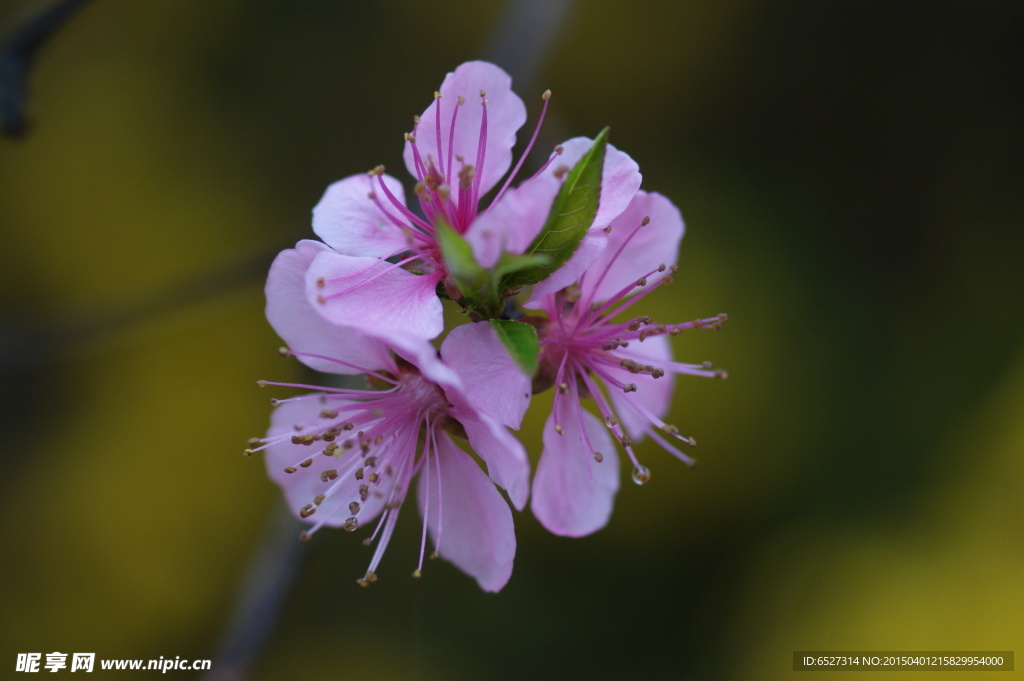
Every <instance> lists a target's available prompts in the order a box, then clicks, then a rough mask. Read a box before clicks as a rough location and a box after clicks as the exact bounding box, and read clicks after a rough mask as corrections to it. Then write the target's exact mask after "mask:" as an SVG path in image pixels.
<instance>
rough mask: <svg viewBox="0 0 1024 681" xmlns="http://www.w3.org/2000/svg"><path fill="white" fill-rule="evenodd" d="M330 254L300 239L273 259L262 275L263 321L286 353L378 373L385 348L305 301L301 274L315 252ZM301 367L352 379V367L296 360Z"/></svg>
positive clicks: (315, 243)
mask: <svg viewBox="0 0 1024 681" xmlns="http://www.w3.org/2000/svg"><path fill="white" fill-rule="evenodd" d="M330 252H331V250H330V248H328V247H327V246H325V245H324V244H322V243H320V242H319V241H311V240H303V241H300V242H299V243H298V244H296V246H295V248H293V249H292V248H290V249H286V250H284V251H281V253H279V254H278V256H277V258H275V259H274V263H273V264H272V265H271V266H270V274H269V275H268V276H267V285H266V296H267V310H266V312H267V320H268V321H269V322H270V325H271V326H272V327H274V330H275V331H277V334H278V335H279V336H280V337H281V338H282V340H284V342H285V344H286V345H287V346H288V347H289V348H290V349H292V350H294V351H296V352H301V353H311V354H314V355H323V356H326V357H332V358H335V359H339V360H342V361H345V362H348V363H350V364H353V365H356V366H360V367H373V368H380V367H382V366H384V364H383V363H384V362H387V361H388V357H389V353H388V349H387V347H385V346H384V344H383V343H381V342H380V341H378V340H374V339H372V338H369V337H366V336H364V335H362V334H360V333H359V332H357V331H355V330H354V329H351V328H342V327H339V326H338V325H336V324H332V323H331V322H329V321H327V320H326V319H324V317H323V316H322V315H320V314H319V313H318V312H317V310H315V309H314V308H313V306H312V305H310V304H309V302H308V300H307V298H306V273H307V271H308V270H309V266H310V264H311V263H312V262H313V260H314V259H315V258H316V257H317V255H319V254H321V253H330ZM298 359H299V360H300V361H301V362H303V363H304V364H305V365H306V366H308V367H310V368H312V369H316V370H317V371H324V372H328V373H334V374H358V373H361V370H360V369H358V368H355V366H351V367H350V366H345V365H343V364H339V363H337V362H330V361H327V360H325V359H319V358H316V357H309V356H305V355H299V356H298Z"/></svg>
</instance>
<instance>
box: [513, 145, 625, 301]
mask: <svg viewBox="0 0 1024 681" xmlns="http://www.w3.org/2000/svg"><path fill="white" fill-rule="evenodd" d="M607 146H608V128H605V129H604V130H602V131H601V133H600V134H599V135H598V136H597V139H595V140H594V144H593V145H591V147H590V150H589V151H587V153H586V154H584V155H583V158H581V159H580V160H579V162H577V163H576V165H575V166H574V167H573V169H572V170H570V171H569V174H568V175H567V176H566V178H565V182H563V183H562V188H561V189H560V190H559V191H558V195H557V196H556V197H555V202H554V203H553V204H552V205H551V212H550V213H549V214H548V219H547V221H546V222H545V223H544V227H543V228H541V230H540V233H539V234H538V235H537V237H536V238H535V239H534V240H533V243H531V244H530V246H529V248H527V249H526V253H524V255H527V256H531V255H539V256H546V257H547V258H548V262H547V263H544V264H540V265H534V266H532V267H524V268H521V269H519V270H518V271H515V272H512V273H510V274H508V275H507V276H506V277H505V278H504V279H503V280H502V282H501V284H502V286H501V288H503V289H505V288H511V287H516V286H527V285H529V284H536V283H537V282H540V281H543V280H544V279H547V278H548V277H549V276H551V274H552V273H553V272H554V271H555V270H557V269H558V268H559V267H561V266H562V265H563V264H565V261H566V260H568V259H569V258H571V257H572V254H573V253H575V252H576V249H577V248H579V245H580V243H581V242H582V241H583V237H585V236H586V235H587V230H589V229H590V227H591V225H593V224H594V218H595V217H597V207H598V203H599V202H600V199H601V171H602V170H603V168H604V155H605V148H606V147H607Z"/></svg>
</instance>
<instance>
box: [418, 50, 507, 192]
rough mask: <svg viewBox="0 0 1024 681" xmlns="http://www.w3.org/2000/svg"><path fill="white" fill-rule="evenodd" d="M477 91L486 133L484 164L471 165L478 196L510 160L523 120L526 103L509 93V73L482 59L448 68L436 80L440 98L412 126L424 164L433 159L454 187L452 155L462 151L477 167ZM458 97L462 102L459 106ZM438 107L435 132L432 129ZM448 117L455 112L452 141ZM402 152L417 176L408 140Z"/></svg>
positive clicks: (457, 166)
mask: <svg viewBox="0 0 1024 681" xmlns="http://www.w3.org/2000/svg"><path fill="white" fill-rule="evenodd" d="M481 92H485V93H486V100H487V136H486V143H485V146H484V163H483V167H482V168H476V175H477V177H479V178H480V195H483V194H486V193H487V191H488V190H490V189H491V188H492V187H494V185H496V184H497V183H498V180H500V179H501V178H502V176H503V175H504V174H505V173H506V172H507V171H508V169H509V166H510V165H511V164H512V147H513V146H515V143H516V131H518V130H519V128H521V127H522V125H523V123H525V122H526V106H525V105H524V104H523V101H522V100H521V99H520V98H519V96H518V95H516V94H515V93H514V92H512V78H511V77H510V76H509V75H508V74H507V73H505V72H504V71H503V70H501V69H500V68H498V67H497V66H495V65H494V64H489V63H487V62H482V61H471V62H466V63H464V64H462V65H460V66H459V67H458V68H456V69H455V71H454V72H452V73H449V74H448V75H447V76H446V77H445V79H444V82H443V83H442V84H441V89H440V93H441V95H442V96H441V98H440V99H435V100H434V101H433V102H432V103H431V104H430V106H428V107H427V109H426V111H424V112H423V115H422V116H420V124H419V126H417V128H416V146H417V148H418V149H419V153H420V157H421V158H422V159H423V161H424V163H426V162H427V159H428V157H429V158H432V159H433V160H434V162H435V164H436V165H438V167H440V168H441V169H442V172H443V174H444V175H445V177H446V181H447V182H448V184H450V185H451V186H452V187H453V188H457V187H458V178H457V175H458V172H459V169H460V167H461V164H460V163H459V161H457V160H456V157H457V156H462V157H463V160H464V162H465V163H466V164H467V165H472V166H476V163H477V148H478V146H479V142H480V139H481V134H480V133H481V127H480V126H481V123H482V121H483V106H482V104H481V101H482V99H484V98H482V97H481V96H480V93H481ZM460 97H461V98H462V101H463V103H462V104H461V105H460V104H459V98H460ZM439 107H440V111H441V113H440V135H438V132H437V121H438V108H439ZM456 109H458V113H457V114H456ZM453 116H455V117H456V118H455V130H454V136H453V139H452V142H451V143H449V138H450V136H451V134H452V117H453ZM404 156H405V165H406V168H408V169H409V172H410V173H411V174H412V175H413V176H414V177H418V176H419V173H417V169H416V164H415V160H414V156H413V150H412V143H411V142H406V145H405V154H404ZM449 158H450V159H451V172H450V173H449V172H448V163H449ZM457 193H458V192H456V191H452V199H453V200H454V201H457Z"/></svg>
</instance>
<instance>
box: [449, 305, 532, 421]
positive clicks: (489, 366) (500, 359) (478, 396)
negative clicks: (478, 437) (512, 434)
mask: <svg viewBox="0 0 1024 681" xmlns="http://www.w3.org/2000/svg"><path fill="white" fill-rule="evenodd" d="M441 357H442V358H443V359H444V363H445V364H446V365H447V366H449V367H451V368H452V369H453V370H454V371H455V373H457V374H458V375H459V377H460V378H461V382H462V395H463V396H464V398H465V399H466V400H467V403H468V405H469V406H471V407H473V408H474V409H476V410H477V411H480V412H483V413H484V414H487V415H488V416H490V417H492V418H494V419H495V420H497V421H498V423H501V424H503V425H506V426H508V427H509V428H515V429H518V428H519V425H520V424H521V423H522V421H523V415H524V414H525V413H526V408H527V407H529V406H530V395H531V388H530V377H529V376H527V375H526V374H525V373H523V371H522V370H521V369H520V368H519V367H518V365H516V363H515V362H514V361H513V360H512V358H511V357H510V356H509V354H508V350H506V349H505V346H504V345H503V344H502V342H501V340H500V339H499V338H498V334H497V333H495V331H494V328H493V327H492V326H491V325H490V323H488V322H475V323H472V324H463V325H462V326H458V327H456V328H454V329H452V330H451V331H450V332H449V334H448V337H447V338H445V340H444V343H443V344H442V345H441Z"/></svg>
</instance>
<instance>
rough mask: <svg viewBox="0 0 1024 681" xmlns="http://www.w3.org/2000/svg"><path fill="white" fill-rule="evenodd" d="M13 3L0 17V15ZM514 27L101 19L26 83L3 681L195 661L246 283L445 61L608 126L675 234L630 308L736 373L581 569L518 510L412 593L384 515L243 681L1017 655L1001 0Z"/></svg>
mask: <svg viewBox="0 0 1024 681" xmlns="http://www.w3.org/2000/svg"><path fill="white" fill-rule="evenodd" d="M512 4H513V5H515V4H516V3H512ZM38 6H39V5H38V3H31V2H23V1H21V0H3V2H2V4H0V22H2V23H3V25H7V26H12V25H13V24H14V22H16V20H17V19H18V18H19V16H21V14H22V13H23V12H24V11H26V10H27V9H31V8H33V7H38ZM512 11H513V10H512V9H510V7H508V6H506V4H505V3H501V2H479V3H468V2H464V3H450V4H439V3H419V2H405V1H400V0H386V1H382V2H375V3H354V2H353V3H349V2H326V1H321V2H304V3H283V2H270V1H269V0H247V1H244V2H243V1H242V0H219V1H218V2H170V1H168V0H163V1H156V2H145V3H140V2H132V1H130V0H95V1H94V2H92V3H91V4H89V5H87V6H86V7H85V8H84V9H83V10H82V11H81V12H80V13H79V14H78V15H77V16H75V17H74V18H73V19H72V20H71V21H70V22H69V23H68V24H67V25H66V26H64V27H63V28H62V29H61V30H60V32H59V33H57V34H56V35H55V36H54V38H53V40H52V42H51V43H50V44H48V45H47V46H46V49H44V50H43V51H42V52H41V53H40V54H39V57H38V60H37V62H36V65H35V70H34V72H33V73H32V78H31V82H30V85H31V89H32V99H31V100H30V103H29V109H30V114H31V116H32V120H33V127H32V128H31V130H30V131H29V133H28V135H27V136H26V137H25V138H24V139H22V140H20V141H11V140H2V141H0V226H2V228H0V333H2V335H0V340H2V343H3V345H2V348H3V350H2V353H0V354H2V357H0V359H2V368H3V377H2V390H0V394H2V403H0V404H2V407H3V416H2V423H3V432H4V438H3V440H4V445H3V447H2V452H3V455H4V461H5V464H6V465H5V467H4V474H3V476H2V478H0V492H2V494H0V509H2V513H3V522H2V527H3V530H2V533H3V534H2V536H0V545H2V547H3V549H2V551H0V555H2V557H0V571H2V572H0V574H2V577H3V579H2V586H0V588H2V595H0V603H2V606H0V626H2V631H3V632H4V636H3V644H2V649H3V650H2V655H0V664H2V665H4V666H6V667H7V669H8V671H9V672H10V670H11V668H12V667H11V666H8V665H13V664H14V660H15V657H16V653H18V652H30V651H36V652H43V653H47V652H52V651H55V650H57V651H64V652H96V653H97V655H98V656H99V657H104V658H119V657H124V658H135V657H138V658H156V657H159V656H164V657H170V658H173V657H174V656H176V655H180V656H181V657H186V658H208V657H213V656H215V654H216V653H215V649H216V646H217V641H218V640H219V639H220V637H221V636H222V631H223V630H224V627H225V626H226V625H227V623H228V621H229V618H230V613H231V609H232V607H233V603H234V601H235V598H236V593H237V592H238V590H239V588H240V585H241V584H242V583H243V581H244V579H245V575H246V574H247V573H248V570H249V565H250V563H251V561H252V558H253V555H254V553H255V552H256V551H257V547H258V546H259V545H260V542H261V541H263V539H262V538H263V537H264V536H265V532H266V529H265V528H266V527H267V526H268V525H272V519H273V518H274V517H275V516H276V515H277V514H278V513H280V509H281V507H282V506H283V504H282V501H281V498H280V494H279V492H278V490H277V489H276V488H275V487H274V486H273V485H272V484H271V483H270V482H269V481H268V480H267V478H266V476H265V473H264V468H263V462H262V461H261V460H259V458H258V457H254V458H253V459H245V458H243V457H242V456H241V451H242V448H243V447H244V446H245V441H246V439H247V438H249V437H251V436H253V435H258V434H261V433H262V431H263V430H264V429H265V428H266V425H267V422H268V418H269V413H270V408H269V406H268V404H267V398H268V397H269V396H270V395H269V394H268V393H267V392H265V391H259V390H257V388H256V387H255V383H254V382H255V380H257V379H277V380H290V379H294V378H296V377H299V376H301V370H300V368H299V367H298V365H297V364H296V363H294V362H290V361H285V360H281V359H280V358H279V357H278V356H277V355H276V352H275V350H276V348H277V346H278V345H279V341H278V339H277V338H276V336H275V334H274V333H273V331H272V330H271V329H270V328H269V326H268V325H267V323H266V321H265V319H264V317H263V293H262V278H263V277H264V276H265V272H266V268H267V266H268V265H269V261H270V259H271V258H272V256H273V253H274V252H275V250H276V249H279V248H283V247H287V246H288V245H290V244H292V243H294V241H296V240H297V239H300V238H305V237H310V236H311V235H312V233H311V231H310V229H309V216H310V210H311V208H312V206H313V205H314V204H315V203H316V201H317V200H318V199H319V197H320V195H321V193H322V192H323V190H324V188H325V187H326V186H327V185H328V184H329V183H330V182H332V181H334V180H337V179H340V178H342V177H345V176H347V175H350V174H353V173H356V172H360V171H364V170H366V169H369V168H371V167H372V166H374V165H376V164H378V163H384V164H386V165H388V166H390V167H391V168H392V169H394V170H395V171H396V175H397V174H400V173H399V172H397V171H398V170H399V169H400V168H401V167H402V164H401V150H402V137H401V135H402V133H403V132H404V131H406V130H407V129H408V128H409V127H410V124H411V116H412V115H413V114H416V113H419V112H421V111H422V110H423V109H424V108H425V107H426V105H427V104H428V103H429V101H430V96H431V93H432V92H433V91H434V89H435V88H436V87H437V86H438V85H439V84H440V82H441V80H442V78H443V77H444V74H445V73H446V72H447V71H449V70H451V69H453V68H454V67H455V66H456V65H458V64H459V63H460V62H462V61H464V60H467V59H473V58H479V57H494V58H497V57H505V58H506V59H508V60H509V61H512V62H517V60H518V62H517V63H513V64H503V65H505V66H506V67H507V68H510V69H512V70H516V69H519V73H520V74H521V75H522V76H523V77H522V78H520V79H519V80H517V81H516V89H517V91H518V92H519V94H520V95H521V96H523V98H524V99H525V100H526V101H527V104H528V108H529V110H530V114H531V121H530V123H528V124H527V126H528V128H529V127H530V126H532V123H533V121H535V119H536V114H537V113H538V110H539V106H538V104H539V103H540V93H541V92H542V91H543V90H544V89H545V88H551V89H552V90H553V92H554V97H553V99H552V104H551V106H552V108H551V117H550V118H549V121H548V123H547V124H546V125H545V128H544V131H543V133H542V138H541V143H540V144H541V148H542V149H549V148H550V147H551V146H553V145H554V144H556V143H557V142H559V141H561V139H563V138H565V137H569V136H575V135H594V134H596V133H597V132H598V131H599V130H600V129H601V128H602V127H604V126H605V125H609V126H611V129H612V132H611V135H612V142H613V144H615V145H616V146H618V147H619V148H621V149H623V150H625V151H627V152H628V153H629V154H631V155H632V156H633V158H634V159H636V160H637V162H638V163H639V164H640V168H641V171H642V172H643V173H644V188H645V189H648V190H652V191H659V192H661V193H664V194H666V195H667V196H669V197H670V198H671V199H672V200H673V201H674V202H675V203H676V204H677V205H678V206H679V207H680V208H681V210H682V212H683V215H684V216H685V218H686V220H687V236H686V238H685V239H684V241H683V251H682V256H681V261H680V264H681V270H680V273H679V275H678V277H677V279H676V282H675V283H674V284H673V286H671V287H668V288H664V289H661V290H660V291H659V294H658V295H659V297H658V298H657V299H655V300H653V301H652V302H651V304H650V306H649V309H650V311H651V313H652V314H653V315H654V316H655V318H656V319H659V320H661V321H682V320H684V319H691V318H694V317H697V316H705V315H711V314H715V313H719V312H727V313H729V315H730V322H729V324H728V325H727V327H726V329H725V330H724V331H723V332H721V333H717V334H713V333H699V334H691V335H689V336H687V335H685V334H684V335H683V336H682V337H681V338H679V339H677V342H676V345H675V348H676V354H677V356H678V357H679V358H680V359H682V360H684V361H703V360H713V361H714V362H715V364H716V365H719V366H722V367H724V368H726V369H728V370H729V372H730V375H731V378H730V380H728V381H724V382H723V381H709V380H701V379H690V380H681V381H679V383H678V389H677V397H676V401H675V404H674V408H673V414H672V418H671V419H670V420H671V421H673V422H675V423H676V424H678V425H679V426H680V428H681V429H682V430H683V431H684V433H685V434H688V435H692V436H694V437H695V438H696V439H697V441H698V442H699V443H700V446H699V447H698V449H697V450H696V454H697V456H698V458H699V460H700V466H699V467H698V468H697V469H696V470H693V471H690V470H687V469H686V468H685V467H684V466H682V465H681V464H679V463H678V462H676V461H675V460H673V459H672V458H671V457H670V456H668V455H667V454H665V453H664V452H662V451H660V450H659V449H657V448H656V447H650V446H646V445H645V446H642V447H641V448H640V454H641V457H642V459H643V461H644V462H645V463H646V464H647V465H648V466H649V467H650V468H651V470H652V472H653V479H652V481H651V483H650V484H648V485H647V486H646V487H644V488H639V487H635V486H633V485H624V487H623V488H622V490H621V492H620V493H619V497H618V500H617V504H616V511H615V513H614V515H613V518H612V521H611V524H610V525H609V526H608V528H607V529H605V530H603V531H601V532H599V533H597V534H595V535H593V536H590V537H588V538H585V539H578V540H570V539H563V538H557V537H552V536H549V535H547V534H546V533H545V532H544V531H543V530H542V529H541V528H540V526H539V525H538V523H537V522H536V521H535V520H533V518H532V517H531V516H530V515H529V513H524V514H519V515H517V517H516V523H517V533H518V539H519V546H518V553H517V559H516V568H515V572H514V574H513V577H512V580H511V582H510V583H509V584H508V586H507V587H506V588H505V589H504V590H503V591H502V592H501V593H500V594H498V595H489V594H483V593H481V592H480V590H479V589H478V588H477V586H476V585H475V584H474V583H473V582H472V580H470V579H468V578H467V577H465V576H464V575H463V574H461V573H460V572H458V571H457V570H456V569H455V568H453V567H452V566H450V565H448V564H446V563H443V562H439V563H432V564H430V565H429V566H428V569H427V570H426V573H425V575H424V578H423V579H422V580H419V581H415V580H413V579H410V578H409V577H408V574H409V573H410V572H411V570H412V569H413V567H414V566H415V559H416V554H417V549H418V536H419V535H418V533H419V523H418V522H417V519H416V518H415V514H413V513H410V514H407V515H408V517H406V518H405V520H404V521H403V522H402V523H400V525H399V531H398V533H397V536H396V538H395V539H394V540H393V542H392V544H391V547H390V548H389V550H388V554H387V556H386V558H385V560H384V563H383V565H382V568H381V569H380V571H379V573H380V576H381V579H380V582H379V583H378V584H376V585H374V587H373V588H371V589H366V590H363V589H360V588H358V587H357V586H356V584H355V579H356V577H358V576H360V575H362V573H363V571H364V570H365V566H366V563H367V562H368V560H369V552H368V551H367V550H366V549H364V548H363V547H361V546H360V545H359V541H358V538H354V537H352V536H351V535H348V534H347V533H343V532H330V531H324V532H322V533H320V534H318V535H317V537H316V538H315V540H314V541H313V542H311V543H309V544H305V545H302V546H301V550H300V551H299V552H298V554H299V556H300V557H299V558H298V563H297V572H296V575H295V579H294V582H293V584H292V585H291V587H290V588H289V589H288V591H287V593H286V594H285V598H284V602H283V606H282V609H281V612H280V617H279V618H277V619H275V620H273V621H270V620H267V622H266V624H267V626H269V627H270V633H269V637H268V639H267V642H266V644H265V645H263V646H262V650H261V655H260V656H259V657H258V658H257V660H256V663H255V666H254V667H253V669H252V676H251V678H253V679H283V678H372V679H377V680H380V681H384V680H387V679H438V680H440V679H444V680H445V681H458V680H476V679H496V680H501V681H504V680H509V681H511V680H519V679H524V678H559V679H574V678H579V679H625V678H642V679H650V680H661V679H664V680H669V679H673V680H674V679H683V678H693V679H786V678H790V677H791V676H793V675H794V672H792V671H791V662H792V652H793V651H794V650H837V649H845V650H972V649H976V650H1014V649H1015V650H1016V651H1017V654H1018V658H1019V657H1020V655H1021V654H1022V653H1024V646H1022V645H1021V642H1022V640H1024V638H1022V634H1024V580H1022V575H1024V513H1022V511H1024V494H1022V489H1024V456H1022V454H1024V418H1022V416H1024V342H1022V341H1024V314H1022V302H1024V230H1022V229H1021V227H1022V225H1024V125H1022V122H1024V4H1022V3H1020V2H1009V1H1007V2H999V1H995V0H994V1H992V2H983V3H967V2H937V3H936V2H918V1H908V2H900V3H890V2H873V1H872V2H860V3H841V2H809V1H799V0H777V1H774V2H743V1H731V2H717V3H709V2H678V3H668V2H660V1H656V0H633V1H632V2H629V3H620V2H611V1H610V0H608V1H603V0H595V1H592V2H589V1H586V0H577V2H575V3H573V4H571V5H570V6H569V7H568V13H567V14H566V15H565V18H564V24H563V25H561V26H560V27H559V29H558V31H557V32H556V33H555V34H554V37H553V42H552V43H551V46H550V50H549V51H547V52H546V53H543V54H542V53H540V52H538V51H537V49H538V48H537V42H538V41H541V42H542V40H543V37H544V34H545V31H546V30H547V29H546V28H545V26H548V27H550V26H551V24H550V20H548V21H546V22H545V21H538V22H537V23H535V24H533V25H529V24H527V28H526V30H525V32H524V31H521V29H519V28H516V27H515V26H514V25H513V24H512V23H510V22H509V21H508V19H507V17H508V16H510V15H509V14H508V13H509V12H512ZM508 45H512V46H514V47H515V49H513V50H512V51H511V52H510V51H509V49H508ZM503 46H504V47H503ZM519 46H521V49H520V47H519ZM531 50H532V52H531ZM509 55H511V56H509ZM534 57H536V60H535V63H536V68H531V66H530V65H531V63H534V62H531V61H530V59H533V58H534ZM526 136H527V135H526V134H525V133H521V134H520V140H521V142H520V143H521V144H522V142H523V141H524V137H526ZM545 153H546V152H545ZM543 418H544V414H543V413H542V408H541V405H540V404H537V405H535V406H534V408H533V409H532V410H531V412H530V414H529V415H528V423H527V425H526V427H525V428H524V431H523V438H524V441H525V442H526V443H527V445H528V448H529V449H530V450H531V453H532V454H533V455H534V456H535V457H536V455H537V454H539V441H540V437H539V435H540V431H539V427H540V424H542V423H543ZM623 472H624V473H628V471H627V470H626V469H625V468H624V469H623ZM297 531H298V524H297V523H296V524H295V526H294V527H292V526H291V525H288V526H287V527H286V528H285V530H284V533H285V534H286V535H287V539H286V543H285V545H283V548H282V549H281V551H283V552H284V553H283V554H282V555H288V552H295V545H294V544H293V540H292V539H291V537H292V536H293V534H295V533H297ZM215 664H216V663H215ZM1022 666H1024V661H1021V660H1020V659H1018V661H1017V668H1018V669H1020V668H1021V667H1022ZM215 670H216V668H215ZM64 673H68V672H66V671H65V672H64ZM97 673H99V674H100V676H102V675H103V673H102V672H97ZM1014 674H1015V675H1018V676H1024V674H1021V672H1019V671H1018V672H1015V673H1014ZM1014 674H1003V675H999V677H998V678H1008V677H1010V676H1013V675H1014ZM6 675H7V674H4V676H6ZM110 675H111V676H115V675H116V676H118V678H122V677H123V678H128V677H129V676H130V673H126V672H119V673H118V674H114V673H111V674H110ZM175 675H176V676H180V677H188V676H189V675H190V674H189V673H187V672H169V677H170V676H175ZM839 676H842V675H841V674H840V675H839ZM839 676H836V674H835V673H832V674H818V673H805V674H802V675H800V676H799V677H798V678H808V679H810V678H839ZM888 676H890V675H887V674H884V673H880V674H877V675H874V676H872V677H871V678H873V679H881V678H887V677H888ZM892 676H893V677H894V678H903V676H902V675H898V674H893V675H892ZM169 677H168V678H169ZM971 677H972V675H971V674H969V673H946V672H942V673H936V672H932V673H928V678H929V679H947V678H948V679H963V678H971Z"/></svg>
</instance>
